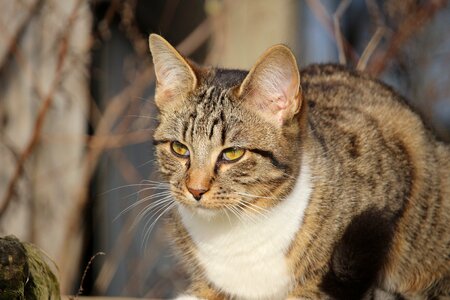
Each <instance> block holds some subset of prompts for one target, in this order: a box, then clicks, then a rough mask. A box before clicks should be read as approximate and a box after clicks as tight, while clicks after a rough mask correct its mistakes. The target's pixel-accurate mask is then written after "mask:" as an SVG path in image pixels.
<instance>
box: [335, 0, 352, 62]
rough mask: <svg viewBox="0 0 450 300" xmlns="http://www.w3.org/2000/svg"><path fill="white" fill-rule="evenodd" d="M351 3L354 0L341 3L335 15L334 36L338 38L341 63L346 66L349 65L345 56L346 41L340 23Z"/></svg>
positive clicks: (344, 0)
mask: <svg viewBox="0 0 450 300" xmlns="http://www.w3.org/2000/svg"><path fill="white" fill-rule="evenodd" d="M351 2H352V0H343V1H341V3H340V4H339V6H338V8H337V9H336V11H335V12H334V14H333V24H334V26H333V27H334V36H335V38H336V42H337V46H338V53H339V62H340V63H341V64H343V65H345V64H346V63H347V58H346V55H345V49H344V40H343V37H342V30H341V25H340V24H339V23H340V19H341V17H342V15H343V14H344V12H345V11H346V10H347V8H348V6H349V5H350V3H351Z"/></svg>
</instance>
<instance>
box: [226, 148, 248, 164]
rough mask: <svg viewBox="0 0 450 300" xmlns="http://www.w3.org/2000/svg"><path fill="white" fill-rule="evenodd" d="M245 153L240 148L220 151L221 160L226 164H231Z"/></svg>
mask: <svg viewBox="0 0 450 300" xmlns="http://www.w3.org/2000/svg"><path fill="white" fill-rule="evenodd" d="M244 153H245V150H244V149H242V148H228V149H225V150H223V151H222V159H223V160H225V161H228V162H233V161H236V160H238V159H240V158H241V157H242V156H243V155H244Z"/></svg>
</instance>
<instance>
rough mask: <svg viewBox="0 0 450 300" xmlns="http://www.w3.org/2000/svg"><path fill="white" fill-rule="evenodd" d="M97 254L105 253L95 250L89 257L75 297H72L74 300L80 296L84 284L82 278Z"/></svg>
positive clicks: (83, 278) (84, 277)
mask: <svg viewBox="0 0 450 300" xmlns="http://www.w3.org/2000/svg"><path fill="white" fill-rule="evenodd" d="M99 255H106V253H105V252H97V253H95V254H94V255H93V256H92V257H91V259H89V261H88V263H87V265H86V267H85V268H84V272H83V276H81V281H80V287H79V288H78V292H77V294H76V295H75V298H74V299H75V300H76V299H78V297H79V296H81V294H82V293H83V284H84V280H85V279H86V275H87V272H88V271H89V268H90V267H91V265H92V263H93V262H94V259H95V258H96V257H97V256H99Z"/></svg>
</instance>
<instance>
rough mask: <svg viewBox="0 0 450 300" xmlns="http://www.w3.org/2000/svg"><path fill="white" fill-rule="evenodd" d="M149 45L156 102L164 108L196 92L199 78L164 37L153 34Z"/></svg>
mask: <svg viewBox="0 0 450 300" xmlns="http://www.w3.org/2000/svg"><path fill="white" fill-rule="evenodd" d="M149 45H150V51H151V53H152V57H153V64H154V66H155V73H156V81H157V85H156V96H155V102H156V105H157V106H158V107H159V108H162V107H163V106H165V105H167V104H168V103H170V102H172V101H174V100H175V99H177V98H184V97H185V96H186V95H187V93H189V92H190V91H192V90H194V89H195V87H196V85H197V77H196V75H195V72H194V70H193V69H192V67H191V66H190V65H189V63H188V62H187V61H186V59H184V58H183V56H181V54H180V53H179V52H178V51H177V50H175V48H174V47H173V46H172V45H171V44H169V42H168V41H166V40H165V39H164V38H163V37H161V36H159V35H157V34H151V35H150V37H149Z"/></svg>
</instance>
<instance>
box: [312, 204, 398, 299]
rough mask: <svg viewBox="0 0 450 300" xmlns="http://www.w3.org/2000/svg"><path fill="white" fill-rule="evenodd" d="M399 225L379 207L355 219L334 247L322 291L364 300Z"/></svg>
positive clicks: (374, 281) (331, 294) (338, 296)
mask: <svg viewBox="0 0 450 300" xmlns="http://www.w3.org/2000/svg"><path fill="white" fill-rule="evenodd" d="M395 224H396V219H395V216H393V215H392V214H390V213H388V212H385V211H383V210H380V209H377V208H369V209H367V210H365V211H363V212H362V213H361V214H359V215H357V216H355V217H354V218H353V219H352V221H351V222H350V224H349V225H348V226H347V228H346V229H345V232H344V234H343V236H342V237H341V238H340V240H338V241H337V243H336V245H335V246H334V250H333V254H332V256H331V259H330V262H329V267H330V269H329V271H328V272H327V273H326V274H325V276H324V277H323V279H322V282H321V284H320V287H321V289H322V290H323V291H324V292H326V293H327V294H328V295H329V296H331V297H332V298H333V299H338V300H340V299H342V300H344V299H345V300H353V299H354V300H359V299H362V298H363V297H364V295H365V294H366V293H367V292H368V291H369V290H370V288H371V287H372V286H374V285H375V284H376V279H377V278H378V275H379V272H380V271H381V270H382V269H383V265H384V264H385V262H386V258H387V256H388V253H389V249H390V246H391V242H392V239H393V235H394V231H395Z"/></svg>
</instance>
